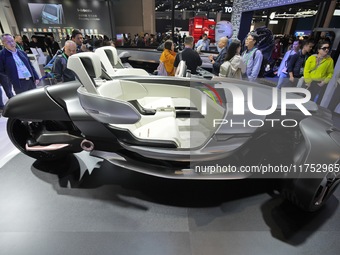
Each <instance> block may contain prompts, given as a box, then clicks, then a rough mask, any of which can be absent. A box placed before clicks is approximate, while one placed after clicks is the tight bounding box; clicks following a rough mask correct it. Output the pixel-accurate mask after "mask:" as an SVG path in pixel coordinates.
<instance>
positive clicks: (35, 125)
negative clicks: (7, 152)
mask: <svg viewBox="0 0 340 255" xmlns="http://www.w3.org/2000/svg"><path fill="white" fill-rule="evenodd" d="M51 123H52V122H51ZM41 125H42V122H29V121H22V120H20V119H14V118H9V119H8V121H7V133H8V136H9V138H10V140H11V141H12V143H13V144H14V145H15V147H17V148H18V149H19V150H20V151H21V152H22V153H24V154H26V155H27V156H29V157H32V158H35V159H40V160H56V159H60V158H63V157H65V156H66V155H67V154H69V152H66V151H28V150H26V143H27V141H28V140H29V139H31V138H32V130H34V129H39V128H41V127H40V126H41ZM53 126H54V128H55V129H58V128H60V124H59V123H58V122H53Z"/></svg>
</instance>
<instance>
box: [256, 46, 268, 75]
mask: <svg viewBox="0 0 340 255" xmlns="http://www.w3.org/2000/svg"><path fill="white" fill-rule="evenodd" d="M258 50H259V49H257V50H256V51H258ZM256 51H255V52H254V53H253V61H254V60H255V55H256ZM259 51H261V50H259ZM261 53H262V51H261ZM262 55H263V54H262ZM267 65H269V61H268V59H266V58H265V57H264V56H263V58H262V62H261V67H260V71H259V74H258V75H257V78H264V76H265V73H266V72H268V71H269V70H267ZM269 69H270V67H269Z"/></svg>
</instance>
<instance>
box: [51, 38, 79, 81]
mask: <svg viewBox="0 0 340 255" xmlns="http://www.w3.org/2000/svg"><path fill="white" fill-rule="evenodd" d="M76 52H77V45H76V43H75V42H74V41H72V40H68V41H66V42H65V46H64V52H63V53H62V54H60V55H58V56H57V57H56V59H55V61H54V63H53V67H52V74H53V75H54V78H55V80H56V82H57V83H59V82H68V81H74V80H75V79H76V77H75V74H74V72H73V71H71V70H70V69H68V68H67V61H68V58H69V57H70V56H72V55H73V54H75V53H76Z"/></svg>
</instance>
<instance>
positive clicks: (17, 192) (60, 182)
mask: <svg viewBox="0 0 340 255" xmlns="http://www.w3.org/2000/svg"><path fill="white" fill-rule="evenodd" d="M336 123H337V126H339V127H340V118H339V117H338V116H337V117H336ZM5 125H6V119H5V118H3V117H2V118H0V134H1V136H0V140H1V147H0V153H1V154H0V155H1V158H0V163H1V166H0V167H1V168H0V205H1V206H0V215H1V217H0V254H9V255H17V254H18V255H22V254H25V255H31V254H32V255H33V254H34V255H40V254H41V255H45V254H49V255H54V254H56V255H59V254H60V255H61V254H63V255H64V254H72V255H77V254H79V255H80V254H81V255H87V254H89V255H90V254H91V255H92V254H110V255H112V254H124V255H128V254H147V255H151V254H155V255H160V254H162V255H168V254H169V255H170V254H171V255H182V254H185V255H187V254H195V255H206V254H214V255H219V254H221V255H222V254H223V255H225V254H228V255H229V254H230V255H238V254H240V255H248V254H249V255H267V254H269V255H272V254H275V255H287V254H292V255H301V254H308V255H314V254H315V255H316V254H327V255H333V254H334V255H336V254H339V250H340V243H339V237H340V208H339V200H340V189H337V190H336V191H335V193H334V195H333V196H332V197H331V198H330V199H329V201H328V203H327V204H326V206H325V207H324V208H322V209H321V210H320V211H318V212H316V213H304V212H301V211H300V210H298V209H296V208H295V207H294V206H292V205H291V204H290V203H288V202H285V201H283V200H282V199H281V198H280V197H277V196H276V195H274V194H270V192H268V191H269V189H268V188H267V187H269V186H270V184H271V180H251V179H248V180H239V181H235V180H234V181H183V180H168V179H161V178H156V177H151V176H146V175H142V174H138V173H135V172H130V171H127V170H124V169H122V168H118V167H114V166H112V165H110V164H108V163H107V162H102V161H99V160H98V159H96V158H92V157H90V156H89V155H88V154H87V153H84V152H82V153H79V154H76V155H74V156H70V157H69V158H68V159H67V160H63V161H61V162H57V163H55V162H54V163H43V162H40V161H37V160H34V159H32V158H29V157H27V156H25V155H24V154H22V153H19V152H18V151H17V150H16V149H14V147H13V146H12V145H11V143H10V142H9V141H8V137H7V134H6V132H5ZM8 154H10V155H9V156H8Z"/></svg>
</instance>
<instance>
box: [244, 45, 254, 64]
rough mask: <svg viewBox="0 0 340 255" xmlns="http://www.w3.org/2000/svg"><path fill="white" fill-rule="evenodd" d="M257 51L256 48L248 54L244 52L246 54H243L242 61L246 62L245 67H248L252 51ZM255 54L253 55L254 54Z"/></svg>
mask: <svg viewBox="0 0 340 255" xmlns="http://www.w3.org/2000/svg"><path fill="white" fill-rule="evenodd" d="M256 50H257V48H254V49H252V50H251V51H250V52H246V53H244V59H245V60H246V61H245V62H246V65H248V60H249V58H250V57H251V56H252V55H253V54H251V53H252V52H253V51H256ZM254 54H255V53H254Z"/></svg>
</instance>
